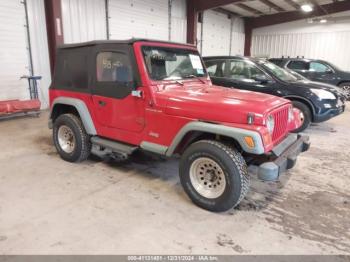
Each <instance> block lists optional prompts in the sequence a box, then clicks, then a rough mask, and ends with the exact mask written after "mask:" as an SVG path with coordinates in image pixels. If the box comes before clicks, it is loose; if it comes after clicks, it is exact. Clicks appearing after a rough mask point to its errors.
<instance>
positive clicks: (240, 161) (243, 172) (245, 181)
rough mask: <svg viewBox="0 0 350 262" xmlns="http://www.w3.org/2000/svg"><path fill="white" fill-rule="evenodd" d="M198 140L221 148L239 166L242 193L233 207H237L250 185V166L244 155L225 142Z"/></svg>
mask: <svg viewBox="0 0 350 262" xmlns="http://www.w3.org/2000/svg"><path fill="white" fill-rule="evenodd" d="M198 142H203V143H208V144H212V145H214V146H216V147H218V148H220V149H221V150H223V151H224V152H225V153H226V154H227V155H229V157H230V158H231V160H232V161H233V162H234V163H235V165H236V166H237V168H238V170H239V175H240V178H241V194H240V196H239V199H238V201H237V203H236V204H235V205H234V206H233V207H232V208H234V207H236V206H237V205H238V204H239V203H240V202H241V201H242V200H243V198H244V197H245V196H246V194H247V193H248V191H249V186H250V176H249V174H248V168H247V164H246V162H245V160H244V158H243V157H242V155H241V154H240V153H239V152H238V151H237V150H236V149H235V148H234V147H232V146H229V145H226V144H223V143H221V142H219V141H216V140H201V141H198ZM198 142H196V143H198Z"/></svg>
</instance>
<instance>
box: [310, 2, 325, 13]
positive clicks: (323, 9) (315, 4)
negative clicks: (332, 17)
mask: <svg viewBox="0 0 350 262" xmlns="http://www.w3.org/2000/svg"><path fill="white" fill-rule="evenodd" d="M310 2H311V4H313V6H314V8H320V9H321V10H322V11H323V13H324V15H328V12H327V10H326V9H325V8H323V6H322V5H320V4H319V3H317V1H316V0H310Z"/></svg>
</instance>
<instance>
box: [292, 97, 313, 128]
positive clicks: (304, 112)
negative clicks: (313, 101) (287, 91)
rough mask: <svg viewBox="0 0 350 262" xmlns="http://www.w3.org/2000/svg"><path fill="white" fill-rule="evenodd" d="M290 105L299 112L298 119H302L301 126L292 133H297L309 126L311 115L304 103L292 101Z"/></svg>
mask: <svg viewBox="0 0 350 262" xmlns="http://www.w3.org/2000/svg"><path fill="white" fill-rule="evenodd" d="M292 103H293V107H294V108H297V109H298V110H299V111H300V118H302V125H301V126H300V127H299V128H298V129H295V130H293V133H299V132H302V131H304V130H305V129H306V128H308V127H309V126H310V124H311V120H312V115H311V111H310V109H309V107H308V106H307V105H305V104H304V103H302V102H299V101H292Z"/></svg>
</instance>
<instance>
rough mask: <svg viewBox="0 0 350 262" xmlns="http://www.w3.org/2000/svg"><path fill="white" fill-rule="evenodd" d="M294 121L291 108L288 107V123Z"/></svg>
mask: <svg viewBox="0 0 350 262" xmlns="http://www.w3.org/2000/svg"><path fill="white" fill-rule="evenodd" d="M293 119H294V113H293V107H292V106H290V107H289V110H288V122H289V123H290V122H292V121H293Z"/></svg>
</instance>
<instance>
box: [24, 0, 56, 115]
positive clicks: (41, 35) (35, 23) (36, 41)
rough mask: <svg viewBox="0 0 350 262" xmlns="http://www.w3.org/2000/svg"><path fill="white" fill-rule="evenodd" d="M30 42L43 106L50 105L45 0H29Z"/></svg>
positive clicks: (34, 70)
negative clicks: (40, 77)
mask: <svg viewBox="0 0 350 262" xmlns="http://www.w3.org/2000/svg"><path fill="white" fill-rule="evenodd" d="M27 7H28V20H29V32H30V42H31V50H32V58H33V73H34V75H40V76H42V80H40V81H39V98H40V101H41V104H42V108H47V107H49V95H48V88H49V86H50V84H51V71H50V60H49V51H48V43H47V31H46V20H45V9H44V0H27Z"/></svg>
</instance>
